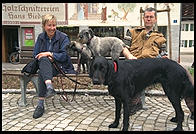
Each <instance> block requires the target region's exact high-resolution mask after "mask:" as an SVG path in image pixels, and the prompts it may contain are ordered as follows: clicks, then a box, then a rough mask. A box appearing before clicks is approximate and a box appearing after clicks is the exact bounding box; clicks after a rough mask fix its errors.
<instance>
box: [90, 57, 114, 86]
mask: <svg viewBox="0 0 196 134" xmlns="http://www.w3.org/2000/svg"><path fill="white" fill-rule="evenodd" d="M109 71H110V69H109V63H108V61H107V59H106V58H105V57H102V56H96V57H94V58H93V60H92V61H91V64H90V74H89V76H90V78H91V79H92V81H93V84H95V85H102V84H104V85H107V75H108V72H109Z"/></svg>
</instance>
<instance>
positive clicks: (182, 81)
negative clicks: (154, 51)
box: [89, 57, 194, 131]
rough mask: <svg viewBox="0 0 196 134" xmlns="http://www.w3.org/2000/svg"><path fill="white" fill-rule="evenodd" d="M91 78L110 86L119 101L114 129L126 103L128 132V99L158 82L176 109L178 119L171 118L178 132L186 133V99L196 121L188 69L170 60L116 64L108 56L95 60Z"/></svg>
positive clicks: (153, 59) (116, 103)
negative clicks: (183, 108) (184, 121)
mask: <svg viewBox="0 0 196 134" xmlns="http://www.w3.org/2000/svg"><path fill="white" fill-rule="evenodd" d="M89 75H90V78H91V79H92V81H93V84H98V85H100V84H104V85H108V91H109V94H110V95H112V96H113V97H114V98H115V106H116V112H115V121H114V122H113V123H112V124H111V125H109V127H110V128H115V127H117V126H118V124H119V119H120V111H121V104H123V110H124V112H123V117H124V119H123V130H128V126H129V112H128V111H129V107H128V100H129V99H128V98H131V97H133V96H134V95H136V94H137V93H138V92H141V91H142V90H143V89H145V87H147V86H149V85H151V84H154V83H161V85H162V87H163V89H164V92H165V94H166V95H167V96H168V99H169V100H170V102H171V104H172V106H173V107H174V109H175V112H176V116H175V117H173V118H172V119H171V121H173V122H177V127H176V128H175V129H174V130H176V131H179V130H183V129H182V122H183V120H184V112H183V110H182V108H181V100H182V99H183V98H184V99H185V101H186V100H189V102H190V100H192V103H193V105H192V109H191V108H190V107H189V106H188V105H189V104H187V106H188V108H189V109H190V111H191V113H192V118H194V110H193V109H194V86H193V84H192V83H191V81H190V79H189V77H188V75H187V72H186V70H185V69H184V68H183V67H182V66H180V65H179V64H178V63H176V62H175V61H172V60H169V59H166V58H145V59H137V60H124V61H118V62H113V61H107V59H105V58H104V57H95V58H94V59H93V60H92V63H91V65H90V74H89ZM189 102H188V103H189ZM186 103H187V102H186Z"/></svg>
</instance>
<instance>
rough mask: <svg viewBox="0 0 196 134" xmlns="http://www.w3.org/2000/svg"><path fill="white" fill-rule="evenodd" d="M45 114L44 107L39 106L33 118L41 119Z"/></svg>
mask: <svg viewBox="0 0 196 134" xmlns="http://www.w3.org/2000/svg"><path fill="white" fill-rule="evenodd" d="M43 114H44V106H43V107H42V106H39V105H38V106H37V107H36V108H35V111H34V113H33V118H35V119H37V118H39V117H41V116H42V115H43Z"/></svg>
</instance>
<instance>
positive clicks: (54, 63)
mask: <svg viewBox="0 0 196 134" xmlns="http://www.w3.org/2000/svg"><path fill="white" fill-rule="evenodd" d="M49 59H50V61H51V62H52V64H53V65H54V67H55V68H56V69H57V70H58V71H59V72H60V73H61V74H62V75H63V76H65V77H66V78H68V79H69V80H71V81H72V82H75V87H74V93H73V98H72V100H71V101H73V100H74V97H75V94H76V89H77V84H79V85H83V86H88V84H82V83H80V82H78V81H77V80H78V73H77V72H76V80H74V79H72V78H70V77H69V76H67V75H66V73H65V72H64V71H63V70H62V69H61V68H59V67H58V65H57V64H56V61H55V60H54V58H53V57H51V56H50V58H49ZM78 62H79V59H78ZM60 78H61V85H62V90H63V93H64V95H61V97H62V98H63V99H64V100H65V101H68V97H67V94H66V93H65V91H64V87H63V80H62V77H60Z"/></svg>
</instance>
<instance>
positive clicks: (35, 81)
mask: <svg viewBox="0 0 196 134" xmlns="http://www.w3.org/2000/svg"><path fill="white" fill-rule="evenodd" d="M2 75H9V76H18V77H19V79H20V89H21V101H20V103H19V106H26V105H27V101H26V91H27V85H28V83H29V82H32V83H33V85H34V87H35V89H36V93H38V74H33V75H31V76H29V77H28V76H26V75H24V74H23V73H20V72H15V73H13V72H11V73H9V72H3V73H2ZM67 76H68V77H76V75H75V74H67ZM55 77H65V76H63V75H62V74H58V75H57V76H55ZM78 77H89V75H88V74H78Z"/></svg>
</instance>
